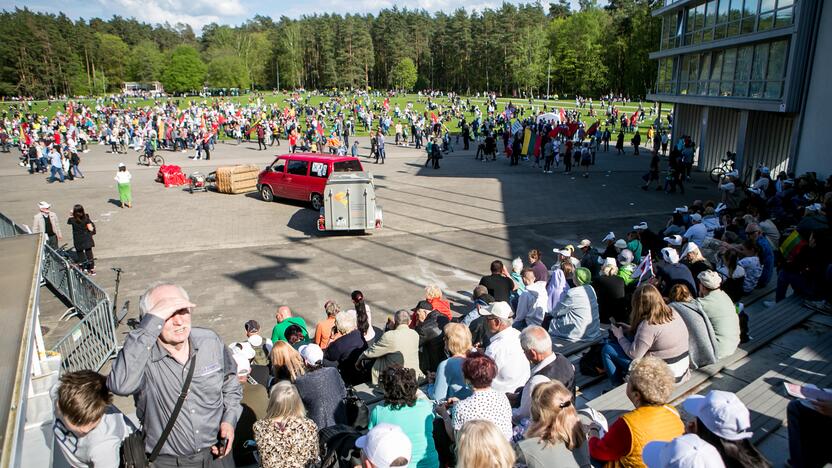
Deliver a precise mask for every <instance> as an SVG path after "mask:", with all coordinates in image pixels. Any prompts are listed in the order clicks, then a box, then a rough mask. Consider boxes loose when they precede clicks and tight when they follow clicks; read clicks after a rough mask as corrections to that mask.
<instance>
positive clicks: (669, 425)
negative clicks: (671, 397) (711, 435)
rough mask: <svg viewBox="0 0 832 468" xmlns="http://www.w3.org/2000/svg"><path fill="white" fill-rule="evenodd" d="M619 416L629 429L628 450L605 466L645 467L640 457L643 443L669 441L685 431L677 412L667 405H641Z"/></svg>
mask: <svg viewBox="0 0 832 468" xmlns="http://www.w3.org/2000/svg"><path fill="white" fill-rule="evenodd" d="M621 418H622V419H623V420H624V422H625V423H627V427H628V428H629V429H630V440H631V442H630V451H629V452H628V453H627V455H625V456H623V457H621V458H620V459H618V461H615V462H610V463H607V467H616V468H618V467H622V468H623V467H626V468H647V465H646V464H645V463H644V460H642V458H641V452H642V450H644V446H645V445H647V444H648V443H650V442H653V441H656V440H658V441H662V442H670V441H671V440H673V439H675V438H676V437H679V436H680V435H682V434H684V433H685V425H684V423H683V422H682V419H681V418H679V413H678V412H677V411H676V410H675V409H673V408H671V407H669V406H642V407H641V408H637V409H635V410H633V411H630V412H629V413H627V414H625V415H624V416H621Z"/></svg>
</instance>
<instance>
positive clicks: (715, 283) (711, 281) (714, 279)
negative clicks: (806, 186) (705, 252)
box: [696, 270, 722, 291]
mask: <svg viewBox="0 0 832 468" xmlns="http://www.w3.org/2000/svg"><path fill="white" fill-rule="evenodd" d="M696 278H697V279H698V280H699V284H701V285H702V286H705V287H706V288H708V289H710V290H711V291H713V290H714V289H719V287H720V286H721V285H722V276H720V275H719V273H717V272H715V271H713V270H705V271H703V272H701V273H699V274H698V275H696Z"/></svg>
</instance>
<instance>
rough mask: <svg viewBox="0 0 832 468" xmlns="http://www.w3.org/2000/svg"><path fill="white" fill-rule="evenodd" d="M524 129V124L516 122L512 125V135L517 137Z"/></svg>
mask: <svg viewBox="0 0 832 468" xmlns="http://www.w3.org/2000/svg"><path fill="white" fill-rule="evenodd" d="M522 129H523V124H521V123H520V121H519V120H515V121H514V123H513V124H511V134H512V135H516V134H517V132H519V131H520V130H522Z"/></svg>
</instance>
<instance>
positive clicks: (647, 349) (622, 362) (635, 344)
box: [601, 284, 690, 385]
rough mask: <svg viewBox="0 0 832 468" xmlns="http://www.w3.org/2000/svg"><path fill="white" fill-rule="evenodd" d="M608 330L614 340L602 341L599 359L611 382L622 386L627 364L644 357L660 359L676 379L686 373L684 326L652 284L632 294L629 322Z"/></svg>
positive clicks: (685, 335)
mask: <svg viewBox="0 0 832 468" xmlns="http://www.w3.org/2000/svg"><path fill="white" fill-rule="evenodd" d="M610 332H612V334H613V336H614V337H615V341H612V340H607V341H606V342H605V343H604V346H603V348H601V359H602V361H603V362H604V368H605V369H606V371H607V376H608V377H609V379H610V382H611V383H612V384H613V385H621V383H623V382H624V375H625V374H626V373H627V369H628V368H629V367H630V363H631V362H632V361H633V360H634V359H639V358H642V357H644V356H654V357H657V358H660V359H663V360H664V361H665V362H666V363H667V364H668V365H669V366H670V368H671V369H672V371H673V376H674V377H675V378H676V379H677V380H679V381H680V380H682V379H683V378H684V377H685V376H686V375H687V373H688V367H689V366H690V359H689V357H688V349H689V348H688V329H687V326H685V322H684V320H682V317H680V316H679V314H678V313H676V311H675V310H673V309H671V308H670V307H669V306H668V305H667V304H665V302H664V298H662V295H661V293H660V292H659V290H658V289H656V287H655V286H653V285H652V284H645V285H643V286H641V287H639V288H638V289H636V291H635V292H634V293H633V299H632V312H631V313H630V324H629V325H627V324H621V325H620V326H618V325H616V324H613V325H612V326H611V327H610Z"/></svg>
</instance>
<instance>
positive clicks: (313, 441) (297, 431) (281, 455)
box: [254, 418, 318, 468]
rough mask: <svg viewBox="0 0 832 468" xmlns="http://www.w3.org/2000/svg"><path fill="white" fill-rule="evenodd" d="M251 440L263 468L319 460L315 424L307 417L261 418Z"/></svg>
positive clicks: (289, 467) (292, 467)
mask: <svg viewBox="0 0 832 468" xmlns="http://www.w3.org/2000/svg"><path fill="white" fill-rule="evenodd" d="M254 440H255V441H256V442H257V450H258V451H259V452H260V459H261V462H260V463H261V466H262V467H263V468H283V467H285V468H298V467H305V466H309V465H311V464H313V463H317V462H318V427H317V426H316V425H315V423H314V422H313V421H312V420H311V419H309V418H294V419H290V420H289V421H286V422H281V421H277V420H274V419H261V420H259V421H257V422H256V423H254Z"/></svg>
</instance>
